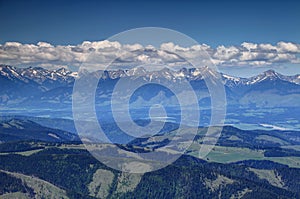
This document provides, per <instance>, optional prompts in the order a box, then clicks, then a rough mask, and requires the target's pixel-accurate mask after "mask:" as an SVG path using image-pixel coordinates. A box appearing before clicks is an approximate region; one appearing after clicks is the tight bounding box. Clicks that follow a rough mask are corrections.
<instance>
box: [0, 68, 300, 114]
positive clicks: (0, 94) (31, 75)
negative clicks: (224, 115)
mask: <svg viewBox="0 0 300 199" xmlns="http://www.w3.org/2000/svg"><path fill="white" fill-rule="evenodd" d="M208 73H209V75H211V76H212V77H213V76H215V75H216V72H215V71H212V70H211V69H209V68H207V67H203V68H201V69H195V68H190V69H187V68H183V69H181V70H178V71H173V70H170V69H168V68H164V69H162V70H159V71H146V70H145V69H144V68H141V67H140V68H133V69H130V70H111V71H96V72H91V73H89V72H87V71H86V72H85V73H84V74H83V75H88V76H90V77H91V78H95V77H96V78H99V79H100V80H99V82H101V86H100V87H99V89H98V90H97V95H96V97H97V102H98V103H99V104H101V103H104V104H105V102H109V101H110V98H109V96H110V95H111V93H112V91H113V88H114V85H115V84H116V83H117V81H118V80H119V79H120V78H125V79H127V80H129V81H128V82H129V83H133V82H134V81H138V80H143V81H144V82H148V83H151V82H164V81H165V82H173V83H177V85H180V84H181V82H182V81H183V80H187V81H189V82H190V84H191V85H192V87H193V88H194V90H195V92H196V94H197V96H198V98H199V102H200V104H202V105H205V106H209V101H210V100H209V98H210V95H209V92H208V89H207V87H206V83H205V81H204V77H205V74H208ZM77 76H78V73H77V72H71V71H68V70H66V69H64V68H61V69H58V70H47V69H44V68H41V67H35V68H32V67H29V68H16V67H12V66H7V65H0V84H1V91H0V105H3V106H8V107H19V106H22V107H33V106H34V107H45V108H47V107H51V108H59V107H60V108H61V107H64V106H65V105H68V106H70V104H71V101H72V91H73V84H74V82H75V78H76V77H77ZM221 78H222V82H223V84H224V87H225V91H226V94H227V104H228V105H229V106H244V107H247V106H250V105H251V106H257V107H295V106H300V101H299V100H296V99H299V97H300V75H294V76H285V75H282V74H279V73H277V72H275V71H273V70H268V71H265V72H264V73H262V74H259V75H257V76H254V77H250V78H240V77H234V76H230V75H227V74H221ZM183 92H184V89H183ZM158 94H160V95H163V96H164V97H165V98H167V99H169V100H166V103H167V104H170V103H171V102H172V101H174V99H173V98H174V96H172V94H168V91H167V89H166V88H161V87H160V88H159V87H157V86H154V85H153V84H152V85H149V86H147V92H144V93H143V92H140V95H141V97H142V99H144V100H145V99H148V101H149V100H150V101H149V103H151V99H153V100H154V99H155V97H156V96H157V95H158ZM134 99H135V100H137V99H138V96H136V97H134ZM135 100H133V101H132V103H134V102H135ZM106 104H107V103H106ZM139 104H144V102H138V101H137V105H139Z"/></svg>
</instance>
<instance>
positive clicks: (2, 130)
mask: <svg viewBox="0 0 300 199" xmlns="http://www.w3.org/2000/svg"><path fill="white" fill-rule="evenodd" d="M24 140H36V141H47V142H68V141H78V140H79V138H78V136H77V135H76V134H73V133H69V132H66V131H62V130H58V129H52V128H48V127H44V126H42V125H40V124H37V123H35V122H32V121H30V120H20V119H10V120H7V121H1V122H0V142H8V141H24Z"/></svg>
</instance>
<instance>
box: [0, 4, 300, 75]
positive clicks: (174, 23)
mask: <svg viewBox="0 0 300 199" xmlns="http://www.w3.org/2000/svg"><path fill="white" fill-rule="evenodd" d="M299 19H300V1H289V0H286V1H249V0H248V1H206V2H201V1H155V0H154V1H76V0H74V1H71V0H69V1H58V0H54V1H31V0H28V1H22V0H19V1H16V0H1V1H0V27H1V31H0V44H4V43H5V42H8V41H16V42H20V43H27V44H30V43H34V44H36V43H38V42H39V41H44V42H48V43H51V44H53V45H69V44H70V45H77V44H80V43H82V42H83V41H86V40H88V41H99V40H103V39H106V38H108V37H110V36H112V35H114V34H117V33H119V32H122V31H125V30H128V29H131V28H137V27H146V26H157V27H164V28H170V29H174V30H177V31H180V32H182V33H184V34H187V35H188V36H190V37H192V38H194V39H195V40H197V41H198V42H199V43H205V44H207V45H210V46H212V47H214V48H215V47H217V46H220V45H225V46H230V45H241V44H242V43H243V42H252V43H270V44H273V45H276V44H277V43H278V42H280V41H284V42H293V43H298V44H299V43H300V20H299ZM297 56H298V55H297ZM298 68H299V67H298ZM298 68H297V69H295V67H294V66H288V65H286V68H285V69H281V70H285V71H287V73H294V72H298V71H299V72H300V70H299V69H298ZM278 69H279V70H280V68H278ZM230 70H232V68H231V69H230ZM233 70H236V69H233ZM261 70H264V69H261Z"/></svg>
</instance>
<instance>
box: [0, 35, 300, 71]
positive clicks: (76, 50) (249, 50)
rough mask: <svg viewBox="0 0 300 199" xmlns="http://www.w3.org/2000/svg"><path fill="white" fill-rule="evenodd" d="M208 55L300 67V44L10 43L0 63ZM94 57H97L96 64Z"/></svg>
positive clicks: (223, 60)
mask: <svg viewBox="0 0 300 199" xmlns="http://www.w3.org/2000/svg"><path fill="white" fill-rule="evenodd" d="M204 51H206V52H207V53H208V55H209V56H210V58H211V61H212V62H213V63H214V64H215V65H216V66H222V67H236V66H248V67H264V66H271V65H272V66H273V65H274V66H282V65H285V64H299V63H300V44H297V43H292V42H283V41H282V42H278V43H277V44H276V45H272V44H267V43H265V44H264V43H261V44H257V43H249V42H244V43H242V44H241V45H238V46H223V45H221V46H217V47H216V48H212V47H211V46H209V45H206V44H201V45H195V46H191V47H188V48H183V47H181V46H178V45H176V44H174V43H163V44H161V46H160V47H159V48H154V47H153V46H142V45H140V44H131V45H128V44H121V43H119V42H111V41H107V40H104V41H95V42H90V41H85V42H83V43H81V44H78V45H57V46H53V45H51V44H49V43H46V42H38V43H37V44H22V43H18V42H6V43H4V44H2V45H1V44H0V63H1V64H8V65H13V66H41V67H46V68H60V67H68V66H75V67H76V66H80V65H81V63H83V62H87V61H88V62H90V63H91V65H90V66H91V67H93V64H99V63H100V64H103V66H104V65H105V64H107V63H109V62H111V60H115V61H114V64H116V65H119V66H125V65H127V66H129V65H131V64H148V63H151V64H153V63H155V64H168V65H170V66H185V65H186V64H187V63H186V60H185V59H183V58H182V56H180V55H184V57H188V58H195V57H197V56H199V52H200V53H202V54H203V52H204ZM91 54H97V56H96V57H97V58H96V59H95V60H93V59H90V58H91V56H90V55H91Z"/></svg>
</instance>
